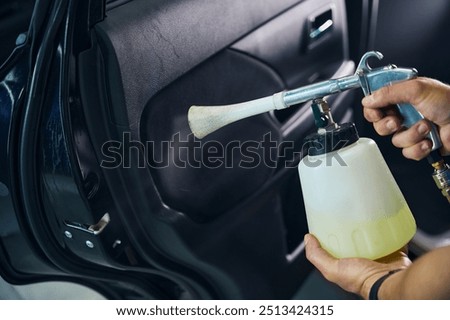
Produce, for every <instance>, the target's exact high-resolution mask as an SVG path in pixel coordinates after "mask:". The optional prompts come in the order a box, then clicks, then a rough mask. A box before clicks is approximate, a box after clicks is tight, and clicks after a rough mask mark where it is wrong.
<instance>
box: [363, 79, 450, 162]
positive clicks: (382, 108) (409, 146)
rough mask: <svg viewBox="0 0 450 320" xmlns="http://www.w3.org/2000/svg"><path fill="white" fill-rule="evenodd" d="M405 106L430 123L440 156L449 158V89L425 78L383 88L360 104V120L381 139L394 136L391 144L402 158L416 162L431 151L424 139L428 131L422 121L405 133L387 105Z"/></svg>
mask: <svg viewBox="0 0 450 320" xmlns="http://www.w3.org/2000/svg"><path fill="white" fill-rule="evenodd" d="M398 103H409V104H411V105H413V106H414V107H415V108H416V109H417V110H418V111H419V112H420V113H421V114H422V115H423V116H424V117H425V118H426V119H428V120H430V121H432V122H434V123H435V124H436V125H437V127H438V132H439V135H440V137H441V140H442V144H443V147H442V149H441V152H442V154H443V155H449V154H450V86H448V85H445V84H443V83H442V82H439V81H437V80H433V79H429V78H417V79H414V80H409V81H405V82H400V83H397V84H393V85H392V86H387V87H383V88H381V89H379V90H377V91H375V92H374V93H373V94H372V95H370V96H367V97H365V98H364V99H363V100H362V104H363V106H364V117H365V118H366V119H367V120H368V121H369V122H372V123H373V126H374V128H375V130H376V131H377V133H378V134H379V135H382V136H386V135H389V134H394V136H393V138H392V143H393V144H394V146H396V147H398V148H402V149H403V151H402V152H403V155H404V156H405V157H406V158H409V159H414V160H420V159H422V158H424V157H426V156H427V155H428V154H429V153H430V151H431V148H432V143H431V141H430V140H428V139H426V136H427V134H428V133H429V132H430V130H431V126H430V123H429V122H428V121H426V120H422V121H419V122H418V123H416V124H415V125H414V126H412V127H411V128H409V129H405V128H402V126H401V124H402V119H401V117H400V116H399V114H398V112H396V110H395V108H393V107H392V106H391V105H393V104H398Z"/></svg>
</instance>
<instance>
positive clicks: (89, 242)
mask: <svg viewBox="0 0 450 320" xmlns="http://www.w3.org/2000/svg"><path fill="white" fill-rule="evenodd" d="M86 246H87V247H88V248H90V249H93V248H94V244H93V243H92V242H91V241H89V240H88V241H86Z"/></svg>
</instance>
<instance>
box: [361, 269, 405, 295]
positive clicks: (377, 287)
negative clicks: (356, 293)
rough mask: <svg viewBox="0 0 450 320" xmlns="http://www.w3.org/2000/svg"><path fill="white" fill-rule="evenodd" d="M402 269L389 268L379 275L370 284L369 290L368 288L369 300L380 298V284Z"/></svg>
mask: <svg viewBox="0 0 450 320" xmlns="http://www.w3.org/2000/svg"><path fill="white" fill-rule="evenodd" d="M401 270H403V269H395V270H391V271H389V272H387V273H385V274H384V275H382V276H381V277H379V278H378V279H377V280H376V281H375V282H374V283H373V284H372V286H371V288H370V290H369V294H368V299H369V300H379V299H380V291H381V286H382V285H383V284H384V283H385V281H386V280H387V279H388V278H390V277H391V276H392V275H393V274H395V273H397V272H399V271H401Z"/></svg>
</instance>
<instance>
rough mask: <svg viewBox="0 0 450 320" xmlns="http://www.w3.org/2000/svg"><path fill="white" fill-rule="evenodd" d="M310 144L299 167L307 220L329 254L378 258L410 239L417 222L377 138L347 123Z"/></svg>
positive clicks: (312, 138) (316, 136)
mask: <svg viewBox="0 0 450 320" xmlns="http://www.w3.org/2000/svg"><path fill="white" fill-rule="evenodd" d="M306 142H307V145H308V147H309V149H308V155H307V156H306V157H304V158H303V160H302V161H301V162H300V165H299V174H300V181H301V187H302V192H303V197H304V202H305V209H306V216H307V220H308V227H309V232H310V233H312V234H314V235H315V236H316V237H317V238H318V240H319V241H320V243H321V245H322V246H323V248H324V249H325V250H327V251H328V252H329V253H330V254H332V255H333V256H335V257H337V258H346V257H361V258H368V259H378V258H381V257H383V256H386V255H388V254H390V253H392V252H394V251H396V250H398V249H400V248H402V247H403V246H404V245H405V244H407V243H408V242H409V240H411V238H412V237H413V236H414V233H415V232H416V224H415V221H414V218H413V216H412V214H411V211H410V209H409V207H408V204H407V203H406V201H405V199H404V197H403V195H402V193H401V191H400V189H399V187H398V185H397V183H396V182H395V180H394V178H393V176H392V174H391V172H390V170H389V168H388V166H387V165H386V162H385V160H384V159H383V156H382V155H381V152H380V150H379V149H378V146H377V145H376V143H375V142H374V141H373V140H371V139H368V138H359V136H358V133H357V131H356V128H355V126H354V125H353V124H351V123H346V124H343V125H342V126H340V127H338V128H337V129H335V130H332V131H328V132H326V133H322V134H319V133H315V134H312V135H310V136H308V137H307V138H306Z"/></svg>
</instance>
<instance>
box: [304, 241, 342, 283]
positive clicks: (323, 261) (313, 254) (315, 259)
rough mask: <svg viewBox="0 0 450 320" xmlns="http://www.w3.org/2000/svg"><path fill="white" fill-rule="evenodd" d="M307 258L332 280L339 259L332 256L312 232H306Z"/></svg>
mask: <svg viewBox="0 0 450 320" xmlns="http://www.w3.org/2000/svg"><path fill="white" fill-rule="evenodd" d="M304 241H305V247H306V258H307V259H308V260H309V261H310V262H311V263H312V264H313V265H314V266H315V267H316V268H317V269H318V270H319V271H320V273H322V274H323V276H324V277H325V278H326V279H327V280H330V281H332V280H333V279H331V278H332V275H333V274H334V273H335V272H336V269H337V261H338V260H337V259H336V258H334V257H333V256H331V255H330V254H329V253H328V252H326V251H325V250H324V249H322V247H321V246H320V243H319V241H318V240H317V239H316V237H314V236H313V235H311V234H306V235H305V238H304Z"/></svg>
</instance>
